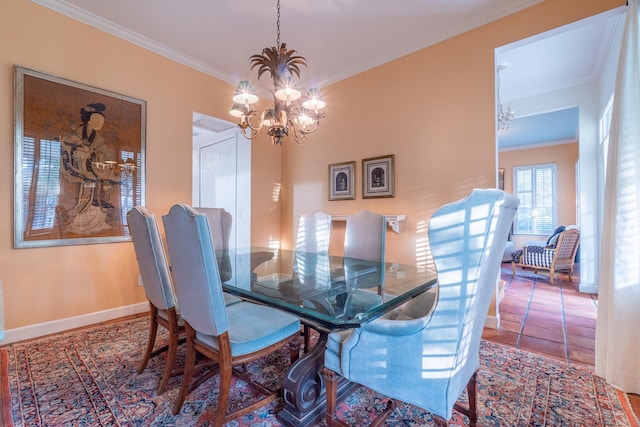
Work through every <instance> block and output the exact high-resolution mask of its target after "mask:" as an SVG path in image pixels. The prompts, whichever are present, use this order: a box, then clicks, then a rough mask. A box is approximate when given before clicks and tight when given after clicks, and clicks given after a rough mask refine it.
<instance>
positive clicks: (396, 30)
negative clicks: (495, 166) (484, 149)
mask: <svg viewBox="0 0 640 427" xmlns="http://www.w3.org/2000/svg"><path fill="white" fill-rule="evenodd" d="M33 1H34V2H35V3H38V4H41V5H43V6H45V7H49V8H51V9H53V10H56V11H58V12H60V13H62V14H65V15H67V16H70V17H72V18H74V19H77V20H79V21H81V22H84V23H87V24H89V25H92V26H94V27H96V28H99V29H101V30H103V31H106V32H108V33H111V34H113V35H116V36H118V37H121V38H123V39H126V40H128V41H130V42H132V43H135V44H137V45H140V46H142V47H144V48H147V49H149V50H151V51H154V52H157V53H159V54H161V55H164V56H167V57H169V58H171V59H173V60H176V61H178V62H180V63H183V64H185V65H188V66H190V67H193V68H195V69H197V70H200V71H202V72H204V73H207V74H209V75H212V76H214V77H216V78H219V79H221V80H224V81H227V82H229V83H232V84H234V85H235V84H236V83H237V82H238V81H239V80H250V81H251V82H252V83H253V84H256V85H257V86H259V87H262V88H266V87H267V86H266V84H267V83H268V81H267V79H265V78H264V77H263V78H262V79H261V81H260V82H258V81H257V80H256V77H257V74H256V73H255V72H253V73H251V72H250V66H249V57H250V56H251V55H253V54H257V53H260V52H261V51H262V49H263V48H264V47H267V46H272V45H275V43H276V3H275V1H264V0H263V1H259V0H233V1H229V0H190V1H189V2H183V1H176V0H135V1H132V0H108V1H95V0H33ZM540 1H542V0H509V1H504V0H456V1H451V0H399V1H394V2H391V1H389V0H322V1H318V0H282V4H281V18H280V21H281V25H280V27H281V36H280V38H281V41H282V42H284V43H287V46H288V47H289V49H295V50H296V51H297V52H298V54H300V55H303V56H304V57H305V58H306V59H307V62H308V64H309V66H308V68H307V69H304V68H303V70H302V79H301V80H302V82H301V86H302V87H314V86H315V87H322V86H325V85H328V84H331V83H335V82H337V81H340V80H342V79H345V78H347V77H350V76H352V75H355V74H358V73H361V72H363V71H366V70H368V69H370V68H373V67H376V66H378V65H381V64H384V63H386V62H389V61H392V60H394V59H397V58H399V57H401V56H404V55H407V54H409V53H412V52H415V51H417V50H420V49H422V48H424V47H427V46H429V45H432V44H434V43H437V42H439V41H442V40H444V39H447V38H449V37H452V36H454V35H456V34H460V33H463V32H465V31H468V30H470V29H472V28H474V27H478V26H480V25H483V24H485V23H487V22H490V21H492V20H495V19H498V18H500V17H503V16H506V15H509V14H511V13H514V12H516V11H518V10H521V9H524V8H526V7H529V6H532V5H534V4H536V3H539V2H540ZM186 4H188V7H185V5H186ZM616 16H617V15H615V14H608V15H607V16H605V17H603V18H601V19H589V20H585V21H584V22H580V23H576V24H573V25H571V26H569V27H567V28H566V29H563V30H562V31H559V30H557V31H553V32H550V33H549V34H545V35H541V36H537V37H534V38H532V39H530V40H526V41H520V42H517V43H514V44H512V45H510V46H504V47H502V48H499V49H498V50H497V53H496V55H497V59H496V61H497V63H498V64H508V65H509V67H508V68H507V69H506V70H504V71H503V72H502V73H501V81H502V86H501V95H502V100H503V101H505V102H508V101H509V100H515V99H517V98H522V97H525V96H529V95H533V94H537V93H542V92H545V91H551V90H557V89H560V88H564V87H568V86H572V85H578V84H584V83H588V82H592V81H597V80H598V78H599V76H600V73H601V71H602V64H603V61H604V58H605V54H606V52H607V51H608V49H609V48H610V44H611V40H612V39H613V33H614V31H615V29H616V26H617V25H618V24H619V21H620V20H616ZM545 113H548V112H545ZM516 115H517V111H516ZM570 116H571V117H574V116H577V114H576V115H570ZM545 117H546V118H548V119H549V120H556V121H558V120H560V119H559V118H554V117H553V115H552V114H551V115H549V114H547V115H546V116H545ZM563 117H564V119H566V118H567V117H569V116H567V115H565V116H563ZM543 119H544V117H543V118H540V119H539V120H543ZM518 120H520V119H519V118H517V119H516V120H514V124H513V125H512V126H511V129H510V130H509V131H508V132H507V133H504V132H501V133H500V135H499V140H504V139H505V138H506V137H507V136H508V135H512V138H513V139H512V140H511V141H510V144H511V145H512V146H513V145H514V144H518V142H517V141H516V140H515V138H516V136H515V135H516V132H515V131H516V130H517V129H519V128H520V127H521V126H520V125H516V122H518ZM529 122H531V120H529ZM538 125H539V126H541V125H540V123H539V122H538ZM526 126H531V123H528V124H527V125H526ZM526 126H525V125H524V124H523V125H522V127H523V128H524V127H526ZM576 131H577V119H576V122H575V127H574V132H573V138H575V132H576ZM563 132H564V134H563V135H564V136H563V138H564V137H565V136H566V135H567V132H569V133H570V132H571V131H569V130H566V129H564V130H563ZM547 137H549V135H547ZM529 139H530V137H529ZM501 144H502V142H501Z"/></svg>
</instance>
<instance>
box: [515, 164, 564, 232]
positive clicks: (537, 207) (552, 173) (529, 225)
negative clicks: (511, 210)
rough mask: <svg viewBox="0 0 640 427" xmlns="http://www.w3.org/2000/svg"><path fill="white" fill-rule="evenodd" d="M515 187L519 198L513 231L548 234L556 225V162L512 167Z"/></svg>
mask: <svg viewBox="0 0 640 427" xmlns="http://www.w3.org/2000/svg"><path fill="white" fill-rule="evenodd" d="M513 188H514V189H515V191H514V193H515V195H516V196H517V197H518V198H519V199H520V206H519V207H518V213H517V214H516V219H515V225H514V233H519V234H543V235H548V234H551V232H552V231H553V230H554V229H555V228H556V222H557V218H556V216H557V213H556V165H555V164H548V165H532V166H521V167H515V168H513Z"/></svg>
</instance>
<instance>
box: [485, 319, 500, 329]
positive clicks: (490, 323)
mask: <svg viewBox="0 0 640 427" xmlns="http://www.w3.org/2000/svg"><path fill="white" fill-rule="evenodd" d="M484 327H485V328H490V329H500V318H499V317H498V316H487V318H486V320H485V321H484Z"/></svg>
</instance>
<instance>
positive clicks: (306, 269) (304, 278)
mask: <svg viewBox="0 0 640 427" xmlns="http://www.w3.org/2000/svg"><path fill="white" fill-rule="evenodd" d="M330 240H331V215H329V214H327V213H325V212H321V211H317V210H316V211H311V212H306V213H303V214H302V215H300V218H299V219H298V231H297V234H296V245H295V248H296V250H295V253H294V257H295V259H294V262H293V274H294V277H295V279H296V280H297V283H298V284H299V285H300V286H301V287H307V286H310V287H315V288H326V287H329V286H331V266H330V263H329V242H330ZM304 304H308V302H304ZM302 336H303V337H304V351H305V352H306V351H308V350H309V348H310V346H311V334H310V333H309V325H307V324H303V329H302Z"/></svg>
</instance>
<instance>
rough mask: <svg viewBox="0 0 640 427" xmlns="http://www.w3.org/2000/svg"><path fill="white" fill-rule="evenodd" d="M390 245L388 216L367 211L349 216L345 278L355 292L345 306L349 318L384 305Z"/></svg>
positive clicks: (352, 292)
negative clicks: (386, 258) (383, 291)
mask: <svg viewBox="0 0 640 427" xmlns="http://www.w3.org/2000/svg"><path fill="white" fill-rule="evenodd" d="M386 242H387V220H386V217H385V216H384V215H379V214H376V213H374V212H371V211H368V210H364V211H360V212H357V213H355V214H352V215H349V216H348V217H347V222H346V226H345V236H344V277H345V281H346V282H347V287H348V288H349V289H351V290H350V292H349V293H348V294H347V297H346V302H345V305H344V306H345V314H346V315H347V316H349V317H352V316H354V315H356V314H357V313H358V312H361V311H364V310H367V309H368V308H370V307H372V306H375V305H379V304H381V303H382V295H381V294H382V286H383V284H384V283H383V282H384V268H385V267H384V266H385V253H386ZM363 261H364V262H363ZM365 273H366V274H365ZM366 288H376V292H371V291H370V290H364V289H366Z"/></svg>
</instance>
